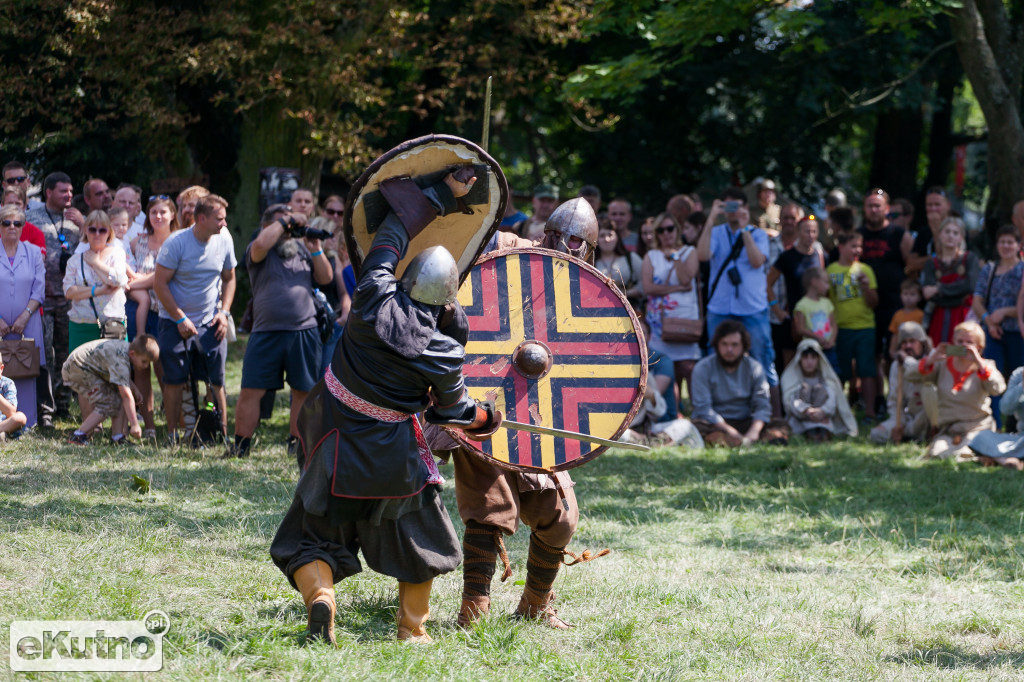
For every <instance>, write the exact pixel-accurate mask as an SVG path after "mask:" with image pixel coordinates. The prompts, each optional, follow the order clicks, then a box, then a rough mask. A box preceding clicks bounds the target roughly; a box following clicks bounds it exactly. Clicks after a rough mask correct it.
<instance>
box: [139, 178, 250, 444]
mask: <svg viewBox="0 0 1024 682" xmlns="http://www.w3.org/2000/svg"><path fill="white" fill-rule="evenodd" d="M227 206H228V202H226V201H225V200H224V199H223V198H221V197H219V196H217V195H216V194H211V195H209V196H206V197H203V198H202V199H200V200H199V202H198V203H197V204H196V210H195V220H196V223H195V225H193V226H192V227H191V228H189V229H187V230H180V231H178V232H176V233H174V234H173V235H171V236H170V237H169V238H168V239H167V241H166V242H165V243H164V245H163V248H162V249H160V254H159V255H158V256H157V259H156V272H155V273H154V278H153V290H154V291H155V292H156V295H157V298H158V299H160V304H161V305H162V306H163V308H162V310H161V311H160V326H159V333H158V336H157V340H158V341H159V342H160V364H161V365H162V366H163V370H164V409H165V411H166V413H167V429H168V431H169V432H170V437H171V440H172V442H173V441H176V440H177V426H178V418H179V417H180V416H181V415H180V411H181V396H182V393H183V392H184V388H185V382H186V381H188V378H189V373H190V370H191V372H192V373H194V376H195V378H196V379H197V380H201V381H206V382H207V383H208V384H210V385H211V386H212V389H213V394H214V398H215V399H216V400H217V406H218V408H219V409H220V413H221V420H222V421H221V428H222V430H223V432H224V433H225V434H227V428H228V426H227V398H226V395H225V393H224V362H225V360H226V359H227V339H226V335H227V330H228V313H227V311H228V310H230V308H231V302H232V301H233V300H234V297H235V266H236V265H237V264H238V262H237V261H236V260H235V248H234V244H233V243H232V241H231V233H230V232H228V231H227V229H225V228H226V227H227V220H226V215H227ZM222 286H223V291H222V292H220V293H219V290H220V289H221V287H222ZM218 297H219V298H220V305H219V306H218Z"/></svg>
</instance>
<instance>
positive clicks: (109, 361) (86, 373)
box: [61, 334, 160, 445]
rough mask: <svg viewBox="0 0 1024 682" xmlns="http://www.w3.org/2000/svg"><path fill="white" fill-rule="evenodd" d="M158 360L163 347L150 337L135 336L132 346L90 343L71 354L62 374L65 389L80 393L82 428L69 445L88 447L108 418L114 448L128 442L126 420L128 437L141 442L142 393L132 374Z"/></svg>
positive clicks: (115, 341)
mask: <svg viewBox="0 0 1024 682" xmlns="http://www.w3.org/2000/svg"><path fill="white" fill-rule="evenodd" d="M159 358H160V346H159V345H157V342H156V339H155V338H154V337H152V336H150V335H149V334H140V335H138V336H136V337H135V339H134V340H133V341H132V342H131V343H130V344H129V343H128V342H127V341H122V340H119V339H100V340H98V341H90V342H88V343H85V344H82V345H81V346H79V347H78V348H76V349H75V350H74V351H72V352H71V355H69V356H68V359H67V361H66V362H65V363H64V367H63V368H62V369H61V374H62V375H63V377H64V383H65V385H67V386H69V387H70V388H72V389H73V390H74V391H75V392H76V393H78V400H79V404H80V406H81V408H82V425H81V426H79V427H78V428H77V429H76V430H75V433H74V434H73V435H72V436H71V438H70V439H69V442H70V443H74V444H76V445H86V444H88V443H89V437H90V435H91V434H92V432H93V431H94V430H95V429H96V428H97V427H99V426H100V425H101V424H103V421H104V420H105V419H107V418H108V417H110V418H111V433H112V438H111V440H112V441H113V442H114V444H115V445H119V444H121V443H124V442H126V439H125V434H124V426H125V420H126V419H127V421H128V424H129V427H130V428H129V433H130V434H131V435H132V436H134V437H135V438H141V437H142V428H141V427H140V426H139V418H138V415H137V414H136V412H135V405H136V401H137V400H139V399H140V397H139V396H138V391H139V389H138V388H136V387H135V385H134V384H133V383H132V381H131V376H132V370H133V369H134V370H136V371H139V372H143V371H145V370H146V369H147V368H148V367H149V365H150V364H151V363H154V362H156V361H157V360H158V359H159ZM147 376H148V375H147Z"/></svg>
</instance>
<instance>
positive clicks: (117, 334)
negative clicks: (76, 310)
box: [78, 253, 128, 341]
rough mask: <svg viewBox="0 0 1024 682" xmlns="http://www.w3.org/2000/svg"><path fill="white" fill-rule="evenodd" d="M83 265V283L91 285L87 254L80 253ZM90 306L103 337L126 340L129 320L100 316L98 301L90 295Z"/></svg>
mask: <svg viewBox="0 0 1024 682" xmlns="http://www.w3.org/2000/svg"><path fill="white" fill-rule="evenodd" d="M78 257H79V259H80V260H81V266H82V284H84V285H85V286H89V282H88V281H87V280H86V279H85V254H84V253H81V254H79V256H78ZM89 306H90V307H91V308H92V314H93V315H95V316H96V326H97V327H99V328H100V338H101V339H117V340H119V341H122V340H124V338H125V337H126V336H127V335H128V320H127V319H123V320H118V319H117V318H113V317H108V318H106V319H103V318H102V317H100V313H99V311H98V310H96V303H95V301H93V300H92V296H90V297H89Z"/></svg>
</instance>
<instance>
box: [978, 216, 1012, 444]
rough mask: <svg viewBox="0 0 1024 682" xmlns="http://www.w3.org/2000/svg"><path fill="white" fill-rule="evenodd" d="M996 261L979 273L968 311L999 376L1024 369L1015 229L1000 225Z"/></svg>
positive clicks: (997, 417) (999, 421) (994, 408)
mask: <svg viewBox="0 0 1024 682" xmlns="http://www.w3.org/2000/svg"><path fill="white" fill-rule="evenodd" d="M996 252H997V253H998V255H999V259H998V260H997V261H995V262H992V263H989V264H988V265H986V266H985V267H983V268H982V269H981V274H980V275H979V276H978V281H977V283H976V284H975V286H974V298H973V300H972V301H971V308H972V309H973V310H974V314H975V316H977V318H978V320H979V321H980V322H981V326H982V328H983V329H984V330H985V357H986V358H987V359H989V360H992V361H993V362H995V363H996V369H998V370H999V371H1000V373H1002V375H1003V376H1007V375H1009V374H1010V373H1011V372H1013V370H1015V369H1016V368H1018V367H1020V366H1021V365H1024V338H1021V334H1020V326H1019V325H1018V323H1017V296H1018V294H1019V292H1020V289H1021V280H1022V279H1024V262H1021V259H1020V238H1019V237H1018V235H1017V228H1015V227H1014V226H1013V225H1004V226H1003V227H1001V228H999V231H998V232H996ZM992 414H993V416H994V417H995V420H996V424H997V425H1000V426H1001V425H1002V419H1001V418H1000V415H999V402H998V401H996V402H995V403H994V404H993V405H992Z"/></svg>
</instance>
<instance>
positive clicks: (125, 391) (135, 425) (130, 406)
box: [117, 386, 142, 438]
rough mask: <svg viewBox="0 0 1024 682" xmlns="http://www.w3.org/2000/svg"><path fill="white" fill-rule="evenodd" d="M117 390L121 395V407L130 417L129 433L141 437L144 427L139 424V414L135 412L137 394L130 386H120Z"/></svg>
mask: <svg viewBox="0 0 1024 682" xmlns="http://www.w3.org/2000/svg"><path fill="white" fill-rule="evenodd" d="M117 392H118V393H119V394H120V395H121V408H122V409H123V410H124V412H125V416H127V417H128V424H129V425H130V429H129V433H131V435H132V437H134V438H141V437H142V428H141V427H140V426H139V416H138V415H137V414H136V412H135V396H133V395H132V389H131V388H130V387H129V386H118V387H117Z"/></svg>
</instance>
